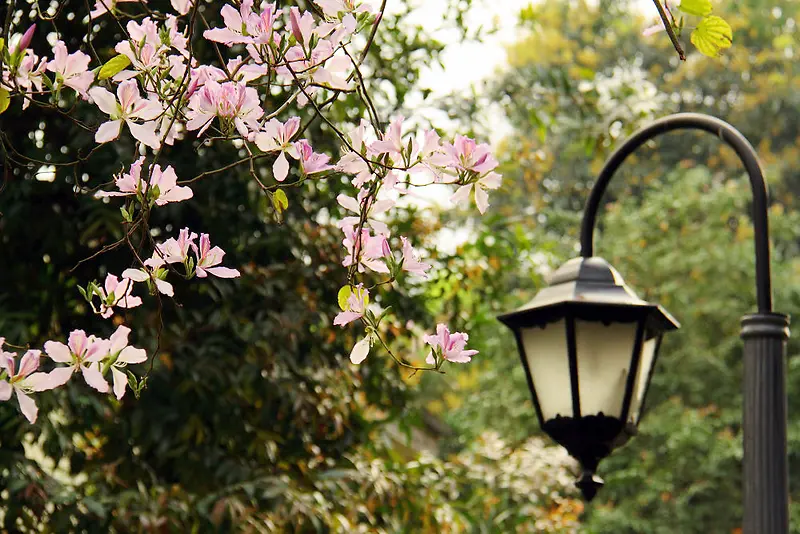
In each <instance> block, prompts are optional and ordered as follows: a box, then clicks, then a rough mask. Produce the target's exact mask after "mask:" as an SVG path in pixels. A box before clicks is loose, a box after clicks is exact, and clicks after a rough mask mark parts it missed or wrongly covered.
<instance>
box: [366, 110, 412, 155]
mask: <svg viewBox="0 0 800 534" xmlns="http://www.w3.org/2000/svg"><path fill="white" fill-rule="evenodd" d="M402 128H403V117H397V118H396V119H394V120H393V121H392V122H391V123H390V124H389V128H388V129H387V130H386V133H385V134H383V138H382V139H380V140H378V141H373V143H372V144H371V145H369V150H370V152H371V153H373V154H389V156H390V157H392V158H396V159H398V160H402V158H403V150H404V149H405V146H404V145H403V137H402Z"/></svg>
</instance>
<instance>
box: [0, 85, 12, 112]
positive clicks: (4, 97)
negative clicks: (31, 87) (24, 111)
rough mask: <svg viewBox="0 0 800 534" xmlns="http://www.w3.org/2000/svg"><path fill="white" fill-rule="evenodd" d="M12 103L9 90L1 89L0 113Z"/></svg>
mask: <svg viewBox="0 0 800 534" xmlns="http://www.w3.org/2000/svg"><path fill="white" fill-rule="evenodd" d="M10 103H11V97H10V96H9V94H8V91H6V90H5V89H0V113H3V112H4V111H5V110H7V109H8V105H9V104H10Z"/></svg>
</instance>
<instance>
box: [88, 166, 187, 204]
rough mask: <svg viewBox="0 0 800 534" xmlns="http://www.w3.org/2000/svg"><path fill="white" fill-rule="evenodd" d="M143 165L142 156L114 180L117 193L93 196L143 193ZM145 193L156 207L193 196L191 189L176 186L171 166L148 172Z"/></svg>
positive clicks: (102, 192) (176, 178)
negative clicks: (148, 176) (147, 183)
mask: <svg viewBox="0 0 800 534" xmlns="http://www.w3.org/2000/svg"><path fill="white" fill-rule="evenodd" d="M143 163H144V156H142V157H140V158H139V159H138V160H136V161H135V162H134V163H132V164H131V168H130V171H128V173H127V174H122V175H120V176H118V177H117V178H115V179H114V184H115V185H116V186H117V189H119V191H98V192H97V193H96V194H95V196H96V197H98V198H101V197H120V196H128V195H139V194H140V193H143V192H144V189H145V188H144V185H143V183H142V165H143ZM147 191H148V197H149V198H150V199H152V200H153V201H154V202H155V203H156V205H158V206H163V205H164V204H168V203H170V202H180V201H182V200H188V199H190V198H192V195H193V193H192V190H191V188H189V187H185V186H179V185H178V176H177V175H176V174H175V169H173V168H172V165H167V167H166V168H165V169H164V170H162V169H161V165H154V166H153V168H152V169H151V170H150V187H149V188H148V189H147Z"/></svg>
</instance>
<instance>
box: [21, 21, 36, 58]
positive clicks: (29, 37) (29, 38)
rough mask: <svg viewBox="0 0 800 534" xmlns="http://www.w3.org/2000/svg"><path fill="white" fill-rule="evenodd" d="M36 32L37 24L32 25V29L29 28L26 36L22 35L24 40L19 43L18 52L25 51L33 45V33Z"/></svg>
mask: <svg viewBox="0 0 800 534" xmlns="http://www.w3.org/2000/svg"><path fill="white" fill-rule="evenodd" d="M35 31H36V24H31V27H30V28H28V29H27V30H26V31H25V33H24V34H22V38H21V39H20V40H19V43H17V52H21V51H22V50H25V49H26V48H28V47H29V46H30V45H31V41H32V40H33V32H35Z"/></svg>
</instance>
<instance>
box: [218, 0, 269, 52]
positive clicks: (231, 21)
mask: <svg viewBox="0 0 800 534" xmlns="http://www.w3.org/2000/svg"><path fill="white" fill-rule="evenodd" d="M220 14H221V15H222V20H223V21H224V22H225V27H224V28H213V29H210V30H206V31H205V32H203V37H205V38H206V39H208V40H209V41H214V42H216V43H223V44H224V45H226V46H233V45H234V44H237V43H241V44H266V43H269V42H271V41H272V40H273V35H272V30H273V25H274V24H275V19H276V18H277V16H278V10H277V9H276V7H275V4H274V3H271V4H267V5H266V6H265V7H264V10H263V11H262V12H261V14H257V13H255V12H253V0H242V4H241V6H240V8H239V11H238V12H237V11H236V9H235V8H234V7H233V6H231V5H228V4H226V5H224V6H223V7H222V10H221V11H220Z"/></svg>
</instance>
